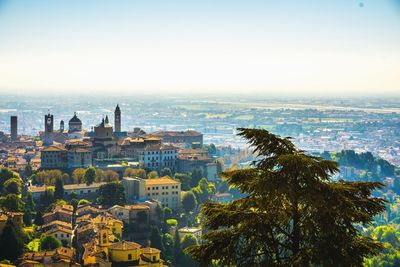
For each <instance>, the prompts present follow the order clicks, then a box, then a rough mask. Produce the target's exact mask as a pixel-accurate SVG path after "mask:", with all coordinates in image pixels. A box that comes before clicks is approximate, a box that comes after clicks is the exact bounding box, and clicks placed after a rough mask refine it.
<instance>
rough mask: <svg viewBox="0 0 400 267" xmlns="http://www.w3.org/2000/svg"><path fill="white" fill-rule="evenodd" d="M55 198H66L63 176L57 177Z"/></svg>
mask: <svg viewBox="0 0 400 267" xmlns="http://www.w3.org/2000/svg"><path fill="white" fill-rule="evenodd" d="M54 198H55V199H63V198H64V182H63V180H62V178H57V179H56V185H55V190H54Z"/></svg>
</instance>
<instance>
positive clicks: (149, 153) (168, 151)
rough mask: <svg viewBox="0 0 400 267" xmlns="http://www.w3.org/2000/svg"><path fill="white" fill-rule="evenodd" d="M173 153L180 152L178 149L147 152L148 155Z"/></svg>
mask: <svg viewBox="0 0 400 267" xmlns="http://www.w3.org/2000/svg"><path fill="white" fill-rule="evenodd" d="M159 153H160V154H173V153H178V151H177V150H166V151H164V153H163V152H162V151H155V152H154V151H149V152H147V153H145V154H147V155H154V154H156V155H158V154H159Z"/></svg>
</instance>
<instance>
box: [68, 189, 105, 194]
mask: <svg viewBox="0 0 400 267" xmlns="http://www.w3.org/2000/svg"><path fill="white" fill-rule="evenodd" d="M98 191H99V190H98V189H95V190H93V191H92V190H91V189H88V190H87V191H86V192H85V191H83V190H80V191H73V192H76V193H78V194H80V195H81V194H88V193H92V192H98ZM64 194H65V195H68V192H67V191H65V192H64Z"/></svg>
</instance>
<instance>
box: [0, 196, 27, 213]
mask: <svg viewBox="0 0 400 267" xmlns="http://www.w3.org/2000/svg"><path fill="white" fill-rule="evenodd" d="M0 207H2V208H4V209H5V210H7V211H23V210H24V202H23V201H22V200H21V199H20V198H19V196H17V195H16V194H8V195H6V196H5V197H1V198H0Z"/></svg>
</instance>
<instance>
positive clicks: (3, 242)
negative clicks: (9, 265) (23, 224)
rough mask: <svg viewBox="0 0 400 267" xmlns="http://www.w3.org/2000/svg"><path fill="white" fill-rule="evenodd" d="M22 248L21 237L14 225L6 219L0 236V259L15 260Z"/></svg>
mask: <svg viewBox="0 0 400 267" xmlns="http://www.w3.org/2000/svg"><path fill="white" fill-rule="evenodd" d="M23 250H24V242H23V239H22V238H21V237H20V236H19V234H18V230H17V229H16V226H15V225H14V224H13V223H11V221H8V222H7V223H6V225H5V226H4V229H3V233H2V235H1V237H0V260H4V259H7V260H10V261H12V262H13V261H15V260H16V259H17V258H18V257H19V256H20V255H21V254H22V252H23Z"/></svg>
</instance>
